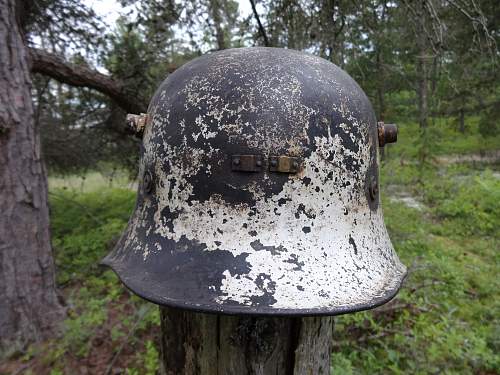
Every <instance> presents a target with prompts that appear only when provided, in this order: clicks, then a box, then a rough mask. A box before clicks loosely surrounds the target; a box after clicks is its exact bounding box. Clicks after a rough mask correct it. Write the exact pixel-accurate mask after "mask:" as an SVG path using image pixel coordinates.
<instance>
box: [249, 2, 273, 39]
mask: <svg viewBox="0 0 500 375" xmlns="http://www.w3.org/2000/svg"><path fill="white" fill-rule="evenodd" d="M250 4H251V5H252V11H253V15H254V17H255V20H256V21H257V25H258V27H259V32H260V35H262V39H264V45H265V46H266V47H269V39H268V38H267V34H266V29H264V26H263V25H262V22H260V17H259V13H257V8H256V7H255V0H250Z"/></svg>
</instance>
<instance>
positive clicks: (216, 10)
mask: <svg viewBox="0 0 500 375" xmlns="http://www.w3.org/2000/svg"><path fill="white" fill-rule="evenodd" d="M210 8H211V9H210V12H211V13H212V19H213V22H214V27H215V39H216V40H217V49H218V50H223V49H226V48H227V46H226V38H225V35H224V27H223V26H222V17H221V14H220V12H221V4H220V2H219V0H210Z"/></svg>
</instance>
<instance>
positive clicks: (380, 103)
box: [376, 46, 386, 160]
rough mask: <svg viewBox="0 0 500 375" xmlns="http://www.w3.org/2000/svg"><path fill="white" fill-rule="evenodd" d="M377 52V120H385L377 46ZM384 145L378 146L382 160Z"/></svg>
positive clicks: (382, 79)
mask: <svg viewBox="0 0 500 375" xmlns="http://www.w3.org/2000/svg"><path fill="white" fill-rule="evenodd" d="M376 48H377V54H376V64H377V75H378V77H377V82H378V83H377V102H378V120H379V121H384V120H385V90H384V84H385V77H384V76H385V74H384V68H383V65H382V54H381V53H380V47H379V46H377V47H376ZM385 151H386V147H380V158H381V159H382V160H384V159H385V157H386V152H385Z"/></svg>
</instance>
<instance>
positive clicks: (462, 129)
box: [459, 108, 465, 134]
mask: <svg viewBox="0 0 500 375" xmlns="http://www.w3.org/2000/svg"><path fill="white" fill-rule="evenodd" d="M459 122H460V125H459V130H460V133H462V134H464V133H465V112H464V109H463V108H461V109H460V116H459Z"/></svg>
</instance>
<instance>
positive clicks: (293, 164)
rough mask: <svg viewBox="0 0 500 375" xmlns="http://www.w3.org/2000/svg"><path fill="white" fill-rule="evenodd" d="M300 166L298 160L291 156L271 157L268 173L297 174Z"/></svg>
mask: <svg viewBox="0 0 500 375" xmlns="http://www.w3.org/2000/svg"><path fill="white" fill-rule="evenodd" d="M300 165H301V163H300V159H299V158H297V157H293V156H271V157H270V158H269V171H270V172H282V173H297V172H298V171H299V168H300Z"/></svg>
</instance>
